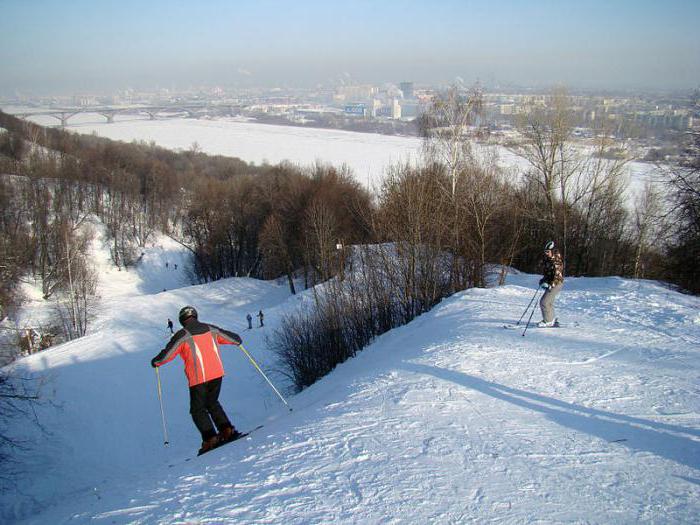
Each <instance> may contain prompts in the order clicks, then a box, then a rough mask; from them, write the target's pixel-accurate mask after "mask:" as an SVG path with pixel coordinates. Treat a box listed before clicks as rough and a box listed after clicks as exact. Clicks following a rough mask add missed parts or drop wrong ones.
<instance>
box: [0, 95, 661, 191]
mask: <svg viewBox="0 0 700 525" xmlns="http://www.w3.org/2000/svg"><path fill="white" fill-rule="evenodd" d="M6 111H8V112H10V113H12V112H20V111H21V109H20V108H7V109H6ZM31 120H32V121H34V122H36V123H38V124H42V125H47V126H55V125H56V124H57V122H58V121H57V120H56V119H55V118H53V117H50V116H46V115H38V116H35V117H31ZM69 124H70V125H69V126H68V127H67V128H66V129H67V130H69V131H73V132H77V133H84V134H91V133H95V134H97V135H99V136H101V137H106V138H109V139H113V140H121V141H125V142H131V141H133V140H138V141H145V142H151V141H152V142H154V143H156V144H157V145H159V146H162V147H164V148H168V149H172V150H188V149H190V148H192V146H193V144H195V143H196V144H197V145H198V147H199V149H200V150H201V151H202V152H204V153H208V154H212V155H225V156H231V157H238V158H240V159H241V160H244V161H246V162H252V163H255V164H262V163H265V162H267V163H270V164H276V163H278V162H282V161H289V162H292V163H294V164H298V165H301V166H309V165H312V164H314V163H315V162H317V161H320V162H323V163H329V164H333V165H335V166H341V165H343V164H344V165H346V166H348V167H349V168H350V169H351V170H352V172H353V173H354V175H355V177H356V178H357V180H358V181H359V182H361V183H362V184H364V185H365V186H366V187H367V188H369V189H376V188H378V187H379V185H380V184H381V181H382V178H383V176H384V175H385V173H386V170H387V169H388V168H389V167H390V166H393V165H396V164H397V163H400V162H415V161H417V160H418V159H419V158H420V156H421V140H420V139H419V138H417V137H402V136H390V135H380V134H375V133H357V132H352V131H340V130H331V129H318V128H301V127H293V126H277V125H270V124H260V123H256V122H251V121H242V120H238V119H231V118H218V119H212V120H206V119H189V118H173V119H163V120H148V119H147V118H139V117H135V116H126V115H124V116H120V115H117V116H116V117H115V121H114V122H113V123H107V122H106V121H105V118H104V117H103V116H101V115H98V114H95V113H80V114H77V115H75V116H73V117H71V119H70V121H69ZM496 149H497V152H498V157H499V159H500V164H501V165H503V166H504V167H508V168H515V169H516V170H524V169H525V168H526V163H525V161H524V160H523V159H521V158H519V157H517V156H515V155H514V154H513V153H511V152H510V151H509V150H507V149H506V148H503V147H500V146H496ZM627 169H628V170H629V176H630V182H631V184H630V190H631V191H630V197H632V196H633V195H634V194H636V193H638V192H639V191H640V190H641V188H642V187H643V186H644V182H645V181H646V180H647V179H649V178H654V177H655V176H654V173H653V171H654V169H653V166H651V165H649V164H646V163H641V162H631V163H629V165H628V168H627Z"/></svg>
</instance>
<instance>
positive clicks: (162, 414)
mask: <svg viewBox="0 0 700 525" xmlns="http://www.w3.org/2000/svg"><path fill="white" fill-rule="evenodd" d="M155 371H156V379H157V380H158V401H160V418H161V420H162V421H163V445H165V446H166V447H167V446H168V445H169V444H170V442H169V441H168V429H167V428H166V426H165V411H164V410H163V394H162V393H161V391H160V372H159V371H158V367H156V368H155Z"/></svg>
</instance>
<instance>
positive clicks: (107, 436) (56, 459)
mask: <svg viewBox="0 0 700 525" xmlns="http://www.w3.org/2000/svg"><path fill="white" fill-rule="evenodd" d="M536 281H537V276H529V275H512V276H511V277H510V278H509V282H508V284H507V285H506V286H503V287H500V288H493V289H485V290H483V289H472V290H468V291H466V292H463V293H460V294H457V295H455V296H454V297H452V298H450V299H447V300H445V301H443V302H442V303H441V304H440V305H439V306H438V307H436V308H435V309H434V310H433V311H431V312H430V313H428V314H425V315H423V316H421V317H420V318H418V319H416V320H415V321H414V322H412V323H410V324H409V325H407V326H405V327H402V328H399V329H396V330H393V331H392V332H389V333H387V334H385V335H384V336H382V337H380V338H378V339H377V340H376V341H375V343H374V344H373V345H371V346H370V347H369V348H367V349H366V350H365V351H363V352H362V353H361V354H360V355H358V357H357V358H355V359H352V360H350V361H348V362H346V363H344V364H343V365H341V366H339V367H338V368H336V370H334V371H333V372H332V373H331V374H330V375H329V376H327V377H326V378H324V379H323V380H321V381H320V382H318V383H317V384H315V385H313V386H312V387H310V388H308V389H307V390H305V391H304V392H302V393H300V394H298V395H296V396H291V397H290V398H289V402H290V404H291V405H292V406H293V407H294V412H292V413H288V412H287V411H286V410H285V409H284V406H282V405H281V403H280V401H279V400H278V399H277V398H276V397H275V395H274V393H273V392H272V391H271V389H270V388H269V387H268V386H267V385H266V384H265V383H264V381H263V380H262V378H261V377H260V376H259V375H258V374H257V373H256V372H255V370H254V369H253V368H252V366H251V365H250V364H249V363H248V362H247V360H246V359H245V357H244V356H243V355H242V354H241V353H240V352H237V351H235V350H234V351H226V352H224V361H225V366H226V369H227V372H228V375H227V378H226V379H225V381H224V388H223V391H222V395H221V400H222V403H223V404H224V406H225V407H226V408H227V409H228V411H229V414H230V416H231V417H232V419H233V421H234V423H235V424H236V425H237V426H238V427H239V428H242V429H249V428H253V427H255V426H257V425H259V424H264V425H265V426H264V428H263V429H261V430H259V431H257V432H254V433H253V434H252V435H251V436H250V437H249V438H248V439H247V440H245V441H242V442H238V443H235V444H232V445H228V446H226V447H223V448H221V449H219V450H217V451H214V452H212V453H210V454H208V455H207V456H203V457H201V458H196V459H192V460H191V461H188V459H189V458H192V457H193V456H194V453H195V452H196V448H197V446H198V444H199V442H198V435H197V433H196V431H195V429H194V426H193V425H192V423H191V420H190V418H189V414H188V400H187V389H186V383H185V380H184V377H183V375H182V367H181V365H180V363H179V362H177V363H172V364H170V365H168V366H167V367H166V368H163V369H162V370H161V378H162V380H163V392H164V398H165V399H164V402H165V408H166V417H167V424H168V432H169V439H170V446H169V447H168V448H165V447H163V434H162V427H161V421H160V412H159V408H158V400H157V395H156V383H155V376H154V373H153V371H152V369H151V368H150V366H149V365H148V361H149V359H150V358H151V357H152V356H153V355H155V353H156V352H157V351H158V350H159V349H160V348H161V347H162V345H163V344H164V342H165V341H166V340H167V334H166V333H165V332H164V330H163V327H164V320H165V319H166V318H167V317H168V316H170V317H173V316H175V315H176V313H177V309H178V308H179V307H180V306H181V305H182V304H185V303H191V304H194V305H196V306H197V307H198V308H199V310H200V312H201V318H202V319H204V320H208V321H210V322H214V323H217V324H220V325H221V326H229V327H231V328H233V329H235V330H238V331H240V332H241V335H242V336H243V339H244V342H245V344H246V347H247V349H248V350H249V351H251V352H252V353H253V355H254V356H255V358H256V359H257V360H259V362H260V363H261V364H262V365H263V367H264V368H265V369H266V370H268V371H270V372H271V378H272V379H273V380H274V381H275V382H276V383H277V384H278V385H279V386H280V387H283V388H284V387H287V386H288V385H287V383H286V382H285V381H284V380H283V378H282V376H280V375H279V374H278V373H275V372H274V369H275V360H274V357H273V356H272V355H271V354H270V353H269V352H268V350H267V344H266V340H265V336H266V335H269V334H270V330H273V329H274V327H275V326H277V325H278V323H279V321H280V318H281V316H282V315H283V314H284V313H285V312H289V311H291V310H292V309H294V308H295V307H296V305H297V304H299V301H303V300H304V299H305V298H309V292H306V293H304V294H300V295H299V296H296V297H290V296H289V295H288V292H287V289H286V287H284V286H278V285H276V284H274V283H267V282H260V281H254V280H250V279H227V280H224V281H220V282H216V283H212V284H208V285H203V286H195V287H187V288H181V289H178V290H175V291H167V292H161V293H158V294H151V295H143V296H140V297H139V296H134V295H127V296H125V297H124V298H123V299H122V300H121V302H120V300H119V299H118V298H115V299H114V300H113V302H112V307H111V308H110V313H109V316H110V320H109V322H107V321H106V319H105V320H103V325H102V327H101V329H100V330H99V331H98V332H96V333H93V334H92V335H90V336H87V337H85V338H82V339H80V340H78V341H75V342H72V343H68V344H64V345H62V346H60V347H57V348H54V349H51V350H49V351H46V352H43V353H40V354H36V355H34V356H31V357H29V358H25V359H23V360H21V361H20V362H18V363H17V365H16V366H18V367H19V368H20V369H22V370H24V371H28V372H31V373H32V374H37V375H44V376H45V377H46V378H47V384H46V387H45V391H46V393H47V394H49V395H50V396H51V397H52V398H53V399H54V400H55V406H47V407H44V408H43V409H42V410H41V411H40V413H39V416H40V418H41V420H42V422H43V423H44V425H45V426H46V427H47V428H48V430H49V431H50V432H51V436H50V437H48V438H47V437H44V436H40V435H37V434H36V432H32V433H31V435H30V436H29V439H30V441H33V442H34V443H33V446H32V449H31V452H30V453H28V454H27V455H26V456H24V457H23V458H22V461H23V462H24V464H25V470H26V475H25V476H24V478H23V479H22V480H21V483H20V484H19V485H18V489H19V491H18V493H14V494H6V495H5V496H4V497H3V500H2V508H3V517H4V520H8V521H10V522H14V521H17V522H21V523H56V524H58V523H82V522H87V521H95V522H98V523H100V522H103V523H185V522H186V523H192V522H197V523H199V522H217V523H220V522H237V523H253V522H255V523H260V522H270V523H299V524H301V523H304V524H307V523H331V522H333V523H338V522H340V523H380V522H381V523H387V522H388V523H406V522H408V523H429V522H436V523H464V522H470V521H475V522H484V521H503V522H507V523H523V522H530V523H535V522H540V521H546V522H571V521H586V522H595V523H609V522H615V523H639V522H659V521H661V522H674V523H691V522H693V521H694V520H695V518H696V517H697V515H698V513H699V512H700V403H699V401H700V389H699V388H698V384H699V383H698V370H700V314H699V313H698V312H699V311H700V308H699V307H700V301H699V300H698V299H697V298H694V297H689V296H684V295H680V294H677V293H675V292H672V291H669V290H668V289H666V288H664V287H662V286H659V285H658V284H655V283H652V282H644V281H631V280H624V279H619V278H603V279H585V278H581V279H569V280H568V281H567V285H566V288H565V291H564V293H563V294H562V297H561V299H560V301H559V315H560V318H561V319H562V321H563V322H564V323H566V325H567V326H566V327H565V328H561V329H549V330H547V329H539V330H537V329H534V330H531V331H529V332H528V333H527V335H526V336H525V337H522V336H521V333H520V332H518V331H513V330H504V329H503V328H502V325H503V324H504V323H506V322H512V321H513V320H517V318H518V316H519V315H520V313H521V312H522V309H523V308H524V306H525V305H526V304H527V302H528V301H529V299H530V297H531V295H532V290H533V289H534V288H533V287H534V285H535V284H536ZM260 308H262V309H263V310H264V311H265V312H266V325H268V326H266V328H263V329H260V328H256V329H254V330H252V331H247V330H244V328H245V327H244V317H245V314H246V313H247V312H248V311H251V312H253V313H254V312H256V311H257V310H258V309H260ZM227 350H228V348H227ZM286 392H288V390H286ZM17 432H18V433H19V434H23V433H24V434H25V437H27V436H26V433H28V432H29V430H23V429H17Z"/></svg>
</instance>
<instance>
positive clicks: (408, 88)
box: [399, 82, 413, 98]
mask: <svg viewBox="0 0 700 525" xmlns="http://www.w3.org/2000/svg"><path fill="white" fill-rule="evenodd" d="M399 89H400V90H401V93H403V98H413V82H401V83H400V84H399Z"/></svg>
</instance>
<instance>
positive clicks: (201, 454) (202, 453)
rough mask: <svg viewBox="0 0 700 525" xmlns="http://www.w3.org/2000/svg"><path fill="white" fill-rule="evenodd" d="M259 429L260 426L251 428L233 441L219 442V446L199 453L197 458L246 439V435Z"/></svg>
mask: <svg viewBox="0 0 700 525" xmlns="http://www.w3.org/2000/svg"><path fill="white" fill-rule="evenodd" d="M261 428H262V425H258V426H257V427H255V428H253V429H251V430H248V431H247V432H242V433H241V434H239V435H238V436H237V437H235V438H234V439H229V440H228V441H220V442H219V444H218V445H216V446H215V447H214V448H210V449H209V450H207V451H206V452H200V453H198V454H197V456H203V455H204V454H206V453H207V452H211V451H212V450H216V449H217V448H220V447H223V446H224V445H227V444H229V443H233V442H234V441H238V440H240V439H243V438H244V437H246V436H247V435H249V434H250V433H251V432H255V431H256V430H259V429H261Z"/></svg>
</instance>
